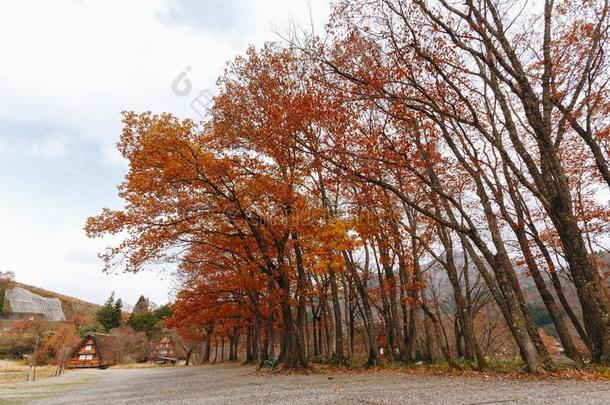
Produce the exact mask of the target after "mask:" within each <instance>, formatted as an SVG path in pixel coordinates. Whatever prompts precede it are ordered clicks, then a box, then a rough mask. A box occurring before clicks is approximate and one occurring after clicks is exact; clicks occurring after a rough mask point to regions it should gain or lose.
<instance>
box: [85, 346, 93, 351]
mask: <svg viewBox="0 0 610 405" xmlns="http://www.w3.org/2000/svg"><path fill="white" fill-rule="evenodd" d="M91 349H93V345H87V346H85V351H86V352H90V351H91Z"/></svg>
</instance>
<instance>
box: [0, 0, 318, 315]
mask: <svg viewBox="0 0 610 405" xmlns="http://www.w3.org/2000/svg"><path fill="white" fill-rule="evenodd" d="M310 10H311V13H310ZM328 12H329V5H328V2H327V1H326V0H309V1H307V0H290V1H286V0H284V1H282V0H259V1H256V0H207V1H205V0H203V1H196V0H173V1H172V0H155V1H152V0H139V1H125V0H123V1H108V0H106V1H84V0H54V1H44V0H40V1H23V0H20V1H17V0H14V1H11V2H3V3H2V6H0V38H1V39H0V52H1V53H0V61H1V62H0V91H1V93H0V94H1V97H0V271H6V270H11V271H14V272H15V273H16V276H17V280H18V281H20V282H24V283H28V284H34V285H37V286H40V287H43V288H46V289H49V290H53V291H57V292H60V293H64V294H68V295H73V296H76V297H79V298H82V299H85V300H89V301H92V302H97V303H101V302H103V301H104V300H105V299H106V298H107V297H108V295H109V294H110V292H111V291H113V290H114V291H116V294H117V296H119V297H121V298H123V299H124V300H125V301H127V302H129V303H131V304H133V303H134V302H135V301H136V299H137V297H138V296H139V295H140V294H144V295H146V296H149V297H150V298H151V299H152V300H153V301H155V302H156V303H159V304H161V303H164V302H166V301H167V299H168V292H169V287H170V285H171V282H170V280H169V278H168V277H167V275H165V273H164V272H163V271H161V270H158V271H156V272H147V273H141V274H137V275H130V274H118V275H106V274H103V273H102V272H101V269H102V263H101V261H100V260H99V259H98V258H97V253H98V252H99V251H101V250H102V249H103V248H104V246H106V245H107V244H108V243H109V241H108V240H106V241H104V240H89V239H87V237H86V236H85V235H84V231H83V225H84V222H85V220H86V218H87V217H89V216H91V215H96V214H97V213H99V212H100V210H101V209H102V208H103V207H109V208H115V209H116V208H120V207H121V205H122V203H121V200H120V199H119V198H118V197H117V195H116V186H117V185H118V184H119V183H120V182H121V180H122V178H123V176H124V175H125V173H126V170H127V165H126V163H125V162H124V161H122V159H121V157H120V155H119V154H118V152H117V151H116V148H115V144H116V142H117V140H118V135H119V133H120V130H121V123H120V119H121V117H120V112H121V111H123V110H134V111H139V112H140V111H148V110H150V111H153V112H162V111H166V112H172V113H174V114H176V115H178V116H181V117H191V118H194V119H198V114H197V113H196V112H195V111H194V110H193V108H192V107H191V106H190V104H191V101H192V100H193V99H194V98H196V97H197V96H198V95H199V94H200V92H201V91H209V92H211V93H212V94H213V93H214V92H215V85H214V82H215V81H216V78H217V77H218V76H219V75H220V74H221V73H222V69H223V67H224V65H225V63H226V62H227V61H229V60H231V59H233V58H234V57H235V56H237V55H239V54H242V53H243V52H244V51H245V49H246V48H247V47H248V45H251V44H252V45H257V46H260V45H262V44H263V43H264V42H265V41H270V40H277V39H278V37H277V35H276V34H275V33H274V32H275V31H278V30H279V31H282V29H283V28H285V27H286V25H287V23H288V22H289V21H290V20H293V21H295V22H297V23H299V24H301V25H307V26H309V23H310V18H309V16H310V14H311V15H312V16H313V21H314V23H315V25H316V26H317V27H319V28H321V27H322V25H323V23H324V22H325V21H326V18H327V15H328ZM187 68H188V70H187ZM181 73H187V76H186V78H188V80H189V81H190V83H191V85H192V86H191V91H190V92H189V93H188V94H187V95H184V96H179V95H177V94H176V92H175V91H173V90H172V81H174V79H175V78H176V77H177V76H178V75H180V74H181ZM181 84H184V82H181ZM179 90H184V87H183V86H180V87H179Z"/></svg>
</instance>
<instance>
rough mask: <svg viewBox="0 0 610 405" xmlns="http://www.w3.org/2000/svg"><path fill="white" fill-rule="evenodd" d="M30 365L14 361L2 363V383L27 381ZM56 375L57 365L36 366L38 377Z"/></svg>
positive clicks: (0, 382)
mask: <svg viewBox="0 0 610 405" xmlns="http://www.w3.org/2000/svg"><path fill="white" fill-rule="evenodd" d="M29 370H30V367H29V366H28V365H26V364H23V363H18V362H12V363H10V364H5V365H0V384H4V383H14V382H19V381H27V380H28V373H29ZM53 375H55V366H38V367H36V379H37V380H39V379H43V378H49V377H52V376H53Z"/></svg>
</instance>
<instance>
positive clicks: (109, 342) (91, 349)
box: [66, 333, 119, 368]
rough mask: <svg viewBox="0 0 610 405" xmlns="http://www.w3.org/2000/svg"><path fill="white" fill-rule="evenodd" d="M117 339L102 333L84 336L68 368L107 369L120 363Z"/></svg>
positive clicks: (69, 361) (67, 364) (67, 365)
mask: <svg viewBox="0 0 610 405" xmlns="http://www.w3.org/2000/svg"><path fill="white" fill-rule="evenodd" d="M118 343H119V342H118V341H117V337H116V336H112V335H105V334H101V333H92V334H89V335H85V336H83V339H82V340H81V341H80V343H79V344H78V346H76V348H75V349H74V351H73V352H72V355H71V356H70V360H68V362H67V363H66V367H67V368H107V367H109V366H112V365H114V364H116V363H118V361H119V349H118V348H119V345H118Z"/></svg>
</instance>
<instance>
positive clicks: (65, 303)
mask: <svg viewBox="0 0 610 405" xmlns="http://www.w3.org/2000/svg"><path fill="white" fill-rule="evenodd" d="M4 287H5V286H2V288H1V291H0V292H1V298H2V300H4V290H5V288H4ZM7 287H8V288H11V287H21V288H24V289H26V290H28V291H30V292H32V293H34V294H38V295H40V296H42V297H47V298H57V299H59V300H60V301H61V307H62V310H63V312H64V314H65V316H66V319H67V320H68V321H71V320H73V319H74V317H75V316H76V315H79V316H85V317H93V316H95V313H96V312H97V310H98V309H99V305H97V304H93V303H91V302H87V301H83V300H81V299H78V298H75V297H70V296H67V295H63V294H59V293H56V292H53V291H49V290H45V289H43V288H40V287H36V286H32V285H28V284H23V283H19V282H10V285H9V286H7ZM3 307H4V306H3ZM3 309H4V310H5V311H6V308H3Z"/></svg>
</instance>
